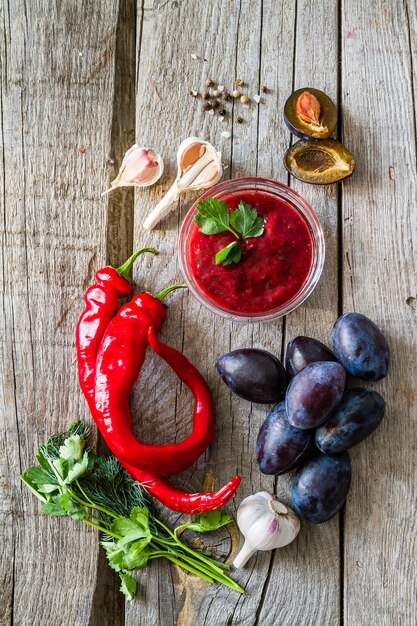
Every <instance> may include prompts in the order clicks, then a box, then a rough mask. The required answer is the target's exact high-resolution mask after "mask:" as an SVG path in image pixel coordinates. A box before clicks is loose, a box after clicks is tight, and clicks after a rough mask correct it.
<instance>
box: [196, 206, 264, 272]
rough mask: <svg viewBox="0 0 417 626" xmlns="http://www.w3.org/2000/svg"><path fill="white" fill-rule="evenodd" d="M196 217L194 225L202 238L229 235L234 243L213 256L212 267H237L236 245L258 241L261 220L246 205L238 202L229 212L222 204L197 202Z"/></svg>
mask: <svg viewBox="0 0 417 626" xmlns="http://www.w3.org/2000/svg"><path fill="white" fill-rule="evenodd" d="M197 209H198V213H197V215H196V216H195V222H196V224H198V226H200V231H201V232H202V233H203V235H216V234H217V233H224V232H227V231H229V232H230V233H232V235H233V236H234V237H236V239H237V241H233V242H232V243H230V244H229V245H228V246H226V247H225V248H222V249H221V250H219V252H217V254H216V265H220V264H221V263H223V265H230V264H231V263H239V261H240V259H241V257H242V248H241V246H240V245H239V243H238V241H242V240H243V239H249V238H251V237H260V236H261V235H262V234H263V232H264V223H265V220H264V219H263V218H262V217H260V216H259V215H258V211H257V210H256V209H255V208H254V207H252V206H251V205H250V204H248V203H247V202H245V201H244V200H241V201H240V202H239V206H238V207H237V209H235V210H234V211H229V209H228V206H227V204H226V202H224V200H219V199H218V198H207V200H202V201H201V202H197Z"/></svg>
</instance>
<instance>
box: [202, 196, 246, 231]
mask: <svg viewBox="0 0 417 626" xmlns="http://www.w3.org/2000/svg"><path fill="white" fill-rule="evenodd" d="M197 208H198V213H197V215H196V216H195V221H196V223H197V224H198V225H199V226H200V230H201V232H202V233H203V234H204V235H215V234H216V233H224V232H226V231H227V230H228V231H230V232H231V233H233V235H235V236H236V233H235V231H234V230H233V229H232V228H230V219H229V208H228V206H227V204H226V202H224V201H223V200H219V199H218V198H208V199H207V200H202V201H201V202H197Z"/></svg>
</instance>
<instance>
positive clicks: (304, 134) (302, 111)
mask: <svg viewBox="0 0 417 626" xmlns="http://www.w3.org/2000/svg"><path fill="white" fill-rule="evenodd" d="M284 121H285V123H286V125H287V126H288V128H289V129H290V131H291V132H292V133H294V135H297V137H300V139H327V137H330V135H331V134H332V132H333V131H334V129H335V128H336V123H337V109H336V105H335V104H334V102H333V100H331V99H330V98H329V96H327V95H326V94H325V93H324V92H323V91H320V90H319V89H314V88H313V87H305V88H303V89H297V91H294V93H292V94H291V95H290V97H289V98H288V100H287V101H286V103H285V106H284Z"/></svg>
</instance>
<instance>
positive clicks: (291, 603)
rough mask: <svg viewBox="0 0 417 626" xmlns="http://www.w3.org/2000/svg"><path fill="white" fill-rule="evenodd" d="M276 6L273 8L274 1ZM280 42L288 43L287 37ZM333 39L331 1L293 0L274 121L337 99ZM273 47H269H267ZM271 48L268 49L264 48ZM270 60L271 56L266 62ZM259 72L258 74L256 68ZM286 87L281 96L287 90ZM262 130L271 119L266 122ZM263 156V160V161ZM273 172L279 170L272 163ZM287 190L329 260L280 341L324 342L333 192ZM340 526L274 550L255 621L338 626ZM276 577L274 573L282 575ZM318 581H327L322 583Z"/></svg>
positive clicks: (332, 268) (286, 493) (333, 275)
mask: <svg viewBox="0 0 417 626" xmlns="http://www.w3.org/2000/svg"><path fill="white" fill-rule="evenodd" d="M271 6H273V7H275V3H271ZM274 17H275V19H271V16H269V17H267V19H265V20H264V37H265V41H267V42H270V40H271V39H272V37H273V32H274V25H276V24H279V23H280V19H279V15H277V14H275V16H274ZM285 39H286V41H285V42H283V45H285V44H286V45H287V46H289V41H288V35H286V36H285ZM337 41H338V15H337V4H336V3H334V2H327V1H326V2H322V3H314V4H313V3H311V2H308V1H304V0H298V2H297V11H296V33H295V50H294V53H293V54H294V73H293V80H294V83H293V85H288V81H284V80H283V76H282V68H280V69H281V71H280V70H278V71H277V83H276V88H277V89H279V90H280V92H281V93H280V101H279V103H278V109H277V110H278V114H277V117H278V116H279V118H280V119H281V112H282V110H283V106H284V102H285V100H286V98H287V97H288V95H289V94H290V93H291V92H292V91H293V89H299V88H302V87H308V86H312V87H316V88H318V89H322V90H323V91H325V92H326V93H327V94H329V96H330V97H331V98H332V99H333V100H334V102H337V74H338V70H337V68H338V58H337ZM269 45H270V47H271V48H272V47H273V44H271V43H269ZM264 50H265V48H263V55H262V56H263V63H267V62H268V61H269V64H271V63H272V62H273V59H274V56H273V54H274V52H273V49H272V50H269V55H268V52H267V51H265V54H264ZM267 50H268V49H267ZM268 56H269V59H268ZM261 71H262V70H261ZM286 84H287V87H286V90H285V91H284V92H283V87H284V85H286ZM264 126H265V129H267V130H268V129H269V128H270V127H271V120H265V125H264ZM279 130H280V133H279V134H278V133H277V134H278V136H279V135H281V136H283V138H284V141H285V142H286V144H287V145H286V146H285V147H281V146H280V148H279V150H277V152H276V157H275V159H276V160H277V161H278V163H279V165H280V167H281V168H282V169H281V170H280V171H279V172H278V176H279V180H282V181H283V182H286V176H285V174H284V171H283V167H282V165H281V163H282V161H281V160H282V155H283V153H284V151H285V150H286V148H287V147H288V146H289V145H290V141H291V142H292V143H294V142H295V141H297V138H296V137H291V138H290V134H289V132H288V130H287V129H286V127H285V126H284V125H283V124H282V127H281V128H280V129H279ZM275 136H276V135H275V134H272V136H271V137H270V139H269V149H268V148H267V149H266V150H261V151H260V153H259V159H262V156H263V152H265V153H266V155H269V154H270V153H271V152H272V150H273V143H274V139H275ZM266 158H268V156H266ZM275 169H277V168H276V166H275ZM290 184H291V187H293V188H294V189H295V190H296V191H298V192H299V193H300V194H301V195H302V196H303V197H304V198H305V199H306V200H307V202H309V203H310V204H311V206H312V207H313V209H314V211H315V212H316V214H317V216H318V217H319V219H320V222H321V224H322V226H323V229H324V234H325V240H326V262H325V268H324V271H323V275H322V277H321V280H320V283H319V284H318V286H317V288H316V290H315V291H314V293H313V294H312V295H311V296H310V298H309V300H308V301H307V302H306V303H305V304H304V305H302V306H301V307H300V308H299V309H298V310H296V311H295V312H293V313H291V314H290V315H289V316H288V317H287V319H286V325H285V344H286V343H287V341H289V340H290V339H293V338H294V337H295V336H297V335H307V336H311V337H315V338H317V339H319V340H321V341H324V342H326V343H328V341H329V332H330V329H331V326H332V324H333V322H334V320H335V319H336V318H337V306H338V296H337V226H338V218H337V189H336V187H335V186H326V187H317V186H312V185H308V184H303V183H300V182H299V181H297V180H296V179H290ZM292 477H293V472H291V474H288V475H285V476H280V477H279V478H278V479H277V486H276V491H277V494H278V496H280V497H284V498H286V499H287V501H288V502H289V503H290V504H291V482H292ZM339 568H340V557H339V523H338V519H337V518H336V519H333V520H332V521H331V522H328V523H327V524H323V525H321V526H314V525H311V524H309V523H308V522H302V528H301V532H300V535H299V538H298V540H297V542H295V543H294V544H292V545H291V546H289V547H288V548H287V549H286V550H278V551H276V553H275V554H274V555H273V557H272V559H271V563H270V572H271V576H270V577H269V579H268V580H267V581H266V583H265V586H264V594H263V602H262V606H261V607H260V611H259V623H260V624H263V623H268V624H269V623H270V624H288V625H290V624H301V623H302V624H303V625H306V626H307V625H311V626H314V625H316V624H336V623H338V621H339V613H340V609H339V596H340V580H339V578H340V574H339ZM280 570H281V572H280V574H278V573H277V571H280ZM323 580H325V581H326V584H323Z"/></svg>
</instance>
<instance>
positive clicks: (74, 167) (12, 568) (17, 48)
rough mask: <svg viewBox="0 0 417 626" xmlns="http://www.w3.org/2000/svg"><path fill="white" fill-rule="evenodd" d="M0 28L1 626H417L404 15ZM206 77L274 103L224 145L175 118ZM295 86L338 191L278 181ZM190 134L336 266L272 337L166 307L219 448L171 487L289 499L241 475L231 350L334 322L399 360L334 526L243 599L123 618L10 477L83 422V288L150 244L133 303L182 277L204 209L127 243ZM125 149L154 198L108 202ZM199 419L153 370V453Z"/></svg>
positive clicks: (264, 566)
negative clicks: (307, 100) (325, 122)
mask: <svg viewBox="0 0 417 626" xmlns="http://www.w3.org/2000/svg"><path fill="white" fill-rule="evenodd" d="M0 16H1V18H0V23H1V28H2V36H1V38H0V69H1V117H0V124H1V158H0V171H1V183H0V188H1V194H0V197H1V210H2V213H3V217H2V262H3V270H2V277H3V283H2V287H3V289H2V298H3V305H2V314H1V323H2V326H1V328H2V332H1V350H2V353H1V362H0V366H1V368H2V385H3V386H2V396H1V415H0V419H1V428H0V450H1V452H0V460H1V463H0V489H1V507H0V510H1V517H2V522H1V524H2V525H1V542H0V550H1V558H0V571H1V578H0V589H1V591H0V595H1V599H0V623H1V625H5V624H14V625H15V626H22V625H28V626H45V625H46V624H48V625H49V626H58V625H60V624H69V625H71V626H72V625H83V626H84V625H87V624H91V625H95V626H105V625H106V624H115V625H118V626H119V625H121V624H126V626H128V625H132V626H133V625H135V626H136V625H139V624H141V625H142V624H143V625H146V626H151V625H161V626H169V625H171V624H181V625H182V626H185V625H201V626H202V625H203V624H206V625H212V624H216V625H218V626H221V625H224V626H226V625H230V626H231V625H232V624H233V625H235V624H236V625H237V624H240V625H245V626H246V625H247V626H249V625H255V624H260V625H261V624H262V625H265V626H273V625H275V624H279V625H280V626H284V625H285V626H299V625H300V626H304V625H312V626H323V625H325V626H327V625H329V626H334V625H336V624H345V625H346V626H359V625H364V624H367V625H368V624H375V625H378V626H383V625H385V626H388V625H389V626H400V625H401V626H406V625H410V626H414V625H415V624H416V623H417V603H416V584H415V580H416V579H415V571H416V556H417V543H416V540H415V533H416V522H415V517H416V504H415V498H416V496H415V493H416V479H417V475H416V469H415V468H416V452H417V444H416V400H417V392H416V367H417V358H416V342H417V336H416V315H417V283H416V249H417V241H416V142H415V139H416V117H415V116H416V110H415V95H416V91H415V90H416V75H415V62H416V57H415V51H416V45H417V37H416V26H417V15H416V3H415V2H414V1H413V0H404V1H402V0H396V1H392V2H388V1H387V0H371V1H369V2H363V1H362V0H346V1H345V0H340V1H339V2H337V1H332V0H328V1H325V0H319V1H313V0H310V1H307V0H293V1H291V0H250V1H249V0H236V1H230V2H224V1H222V0H212V1H211V2H203V1H197V0H188V1H186V0H178V1H172V0H168V1H164V2H157V1H154V2H152V1H151V0H143V1H142V3H140V2H138V4H137V6H135V3H134V2H133V0H120V1H119V2H118V1H117V0H96V1H95V2H93V1H83V0H72V1H67V2H53V1H52V0H29V2H25V1H24V0H12V1H11V2H9V1H6V0H5V1H4V2H3V3H2V8H1V14H0ZM413 53H414V59H413ZM192 55H197V57H198V58H197V59H194V58H193V57H192ZM413 62H414V65H413ZM208 77H210V78H212V79H213V80H215V81H219V82H221V83H223V84H224V85H225V86H226V87H228V88H231V86H232V85H233V82H234V80H235V79H236V78H242V79H243V80H244V81H245V82H246V83H247V84H248V85H249V88H248V90H249V93H252V94H253V93H258V90H259V86H260V85H261V84H265V85H267V87H268V93H266V94H265V95H264V97H263V98H262V102H261V103H260V105H259V106H257V105H256V104H254V103H252V105H251V106H250V107H249V108H246V109H244V108H243V107H242V106H241V105H240V104H235V105H234V106H232V105H231V104H228V106H227V109H228V114H227V116H226V119H225V121H224V122H223V123H220V122H219V120H218V119H217V118H216V117H211V116H209V115H207V114H206V113H204V112H203V111H202V107H201V100H200V101H195V100H193V99H192V98H191V97H190V96H189V95H188V94H189V90H190V89H192V88H196V89H199V90H201V88H202V86H203V84H204V81H205V79H206V78H208ZM307 85H308V86H315V87H318V88H320V89H322V90H324V91H326V92H327V93H328V94H329V95H330V96H331V97H332V98H333V99H334V100H335V101H336V102H337V104H338V108H339V114H340V124H339V128H338V134H339V136H340V137H341V138H342V139H343V141H344V142H345V143H346V145H347V146H348V148H349V149H350V150H351V151H352V153H353V155H354V157H355V160H356V163H357V168H356V172H355V173H354V175H353V177H352V178H351V179H349V180H348V181H347V182H346V183H344V184H341V185H334V186H329V187H312V186H308V185H304V184H301V183H299V182H297V181H296V180H292V179H291V178H290V179H288V176H287V173H286V171H285V170H284V167H283V163H282V155H283V153H284V151H285V150H286V149H287V147H288V146H289V144H290V142H291V137H290V134H289V132H288V131H287V129H286V128H285V127H284V124H283V121H282V108H283V105H284V102H285V100H286V98H287V96H288V95H289V94H290V93H291V92H292V91H293V89H295V88H298V87H302V86H307ZM238 115H241V116H242V117H243V118H244V120H245V121H244V123H242V124H237V122H236V118H237V116H238ZM222 130H229V131H230V132H231V137H230V138H224V137H221V131H222ZM193 134H196V135H199V136H202V137H209V138H210V140H211V141H212V142H213V143H214V144H215V145H216V146H218V147H219V149H221V151H222V153H223V159H224V162H225V163H226V164H227V166H228V168H227V169H226V172H225V177H226V178H227V177H237V176H243V175H260V176H266V177H270V178H274V179H276V180H279V181H282V182H284V183H286V182H287V181H288V182H289V184H290V185H291V186H293V187H294V188H295V189H297V190H298V191H299V192H301V193H302V194H303V195H304V196H305V198H306V199H307V200H308V201H310V202H311V204H312V206H313V207H314V209H315V210H316V212H317V214H318V216H319V218H320V220H321V222H322V224H323V228H324V231H325V236H326V245H327V256H326V264H325V270H324V273H323V276H322V278H321V281H320V283H319V285H318V287H317V289H316V290H315V292H314V294H313V295H312V296H311V297H310V299H309V300H308V302H307V303H306V304H305V305H304V306H302V307H300V308H299V309H298V310H297V311H296V312H294V313H293V314H291V315H290V316H289V317H288V318H287V319H284V320H280V321H277V322H274V323H268V324H252V325H248V324H238V323H229V322H228V321H226V320H223V319H220V318H218V317H214V316H213V315H211V314H210V313H209V312H208V311H206V310H205V309H203V308H201V306H199V304H198V303H197V302H196V300H195V299H194V298H193V297H192V296H191V295H190V294H188V293H186V292H177V293H176V295H173V296H172V297H171V298H170V302H169V320H168V322H167V324H166V326H165V328H164V330H163V333H162V336H163V337H164V338H167V339H168V341H169V342H170V343H171V344H172V345H174V346H176V347H177V348H180V349H181V350H183V351H184V352H185V353H186V354H187V356H188V357H189V358H190V359H191V360H192V361H193V362H194V363H195V364H196V365H197V366H198V367H199V368H200V369H201V371H202V372H203V373H204V375H205V376H206V377H207V379H208V381H209V383H210V386H211V388H212V390H213V393H214V397H215V402H216V411H217V438H216V441H215V443H214V445H213V446H212V447H211V449H210V450H209V452H208V453H207V455H206V457H205V458H202V459H201V460H200V461H199V462H198V463H197V464H196V466H194V467H193V468H192V469H191V470H190V471H188V472H186V473H184V474H182V475H180V476H178V477H177V484H178V485H180V486H182V487H187V488H192V489H195V490H199V489H201V487H202V485H204V487H205V488H206V489H210V488H211V487H212V486H219V485H221V484H223V482H224V481H225V480H227V479H228V478H229V477H231V476H232V475H234V473H235V472H236V471H238V472H240V473H241V474H242V478H243V480H242V486H241V488H240V490H239V495H238V497H237V498H236V499H235V505H237V504H238V502H239V501H240V500H241V498H242V497H244V496H245V495H248V494H250V493H252V492H254V491H256V490H259V489H273V490H275V491H276V493H277V494H279V495H280V496H281V497H283V498H289V496H290V491H289V487H290V478H289V477H288V476H284V477H280V478H279V479H278V480H275V481H274V480H273V479H272V478H269V477H266V476H262V475H261V474H260V473H259V470H258V467H257V464H256V461H255V457H254V442H255V439H256V435H257V432H258V429H259V426H260V424H261V422H262V420H263V418H264V416H265V414H266V411H267V408H263V407H261V406H250V405H249V404H248V403H246V402H244V401H240V400H239V399H237V398H236V397H235V396H233V397H231V395H230V394H229V392H228V390H227V389H226V387H225V386H224V385H223V384H222V383H221V382H219V378H218V376H217V374H216V373H215V370H214V367H213V365H214V361H215V358H216V357H217V356H218V355H219V354H220V353H222V352H225V351H228V350H229V349H233V348H239V347H247V346H252V345H253V346H258V347H263V348H266V349H269V350H271V351H272V352H274V353H276V354H277V355H280V354H281V355H282V352H283V349H284V348H285V345H286V342H287V340H288V339H290V338H291V337H294V336H295V335H298V334H307V335H312V336H314V337H316V338H318V339H321V340H324V341H328V339H329V330H330V328H331V325H332V324H333V322H334V320H335V319H336V318H337V316H338V315H339V314H340V313H342V312H343V311H347V310H352V309H353V310H357V311H361V312H363V313H365V314H367V315H369V316H370V317H372V318H373V319H374V320H375V321H376V322H377V323H378V324H379V325H380V326H381V327H382V328H383V329H384V331H385V332H386V334H387V337H388V338H389V342H390V345H391V348H392V371H391V373H390V375H389V377H388V379H386V380H385V381H383V383H382V384H380V385H378V389H379V390H382V393H383V394H384V395H385V397H386V399H387V403H388V412H387V415H386V419H385V421H384V423H383V424H382V426H381V428H380V429H379V430H378V431H377V432H376V433H375V434H374V435H373V436H372V437H371V438H370V439H369V440H367V441H366V442H364V443H363V444H361V445H360V446H358V447H357V448H355V449H353V450H352V454H351V457H352V463H353V483H352V487H351V491H350V494H349V497H348V501H347V504H346V507H345V509H344V510H343V512H342V513H341V514H340V515H339V516H338V517H336V518H335V519H333V520H332V521H331V522H330V523H327V524H324V525H322V526H318V527H314V526H311V525H309V524H307V523H303V525H302V532H301V533H300V536H299V538H298V540H297V541H296V542H295V543H294V544H292V545H291V546H289V547H288V548H285V549H282V550H280V551H279V552H277V553H276V554H270V553H258V554H257V556H256V558H253V559H252V560H251V561H250V562H249V563H248V566H247V568H246V569H244V570H242V571H240V572H238V573H236V578H237V579H238V580H239V581H240V582H241V583H242V584H243V585H244V586H245V587H246V589H247V594H246V595H245V596H239V595H238V594H236V593H235V592H233V591H231V590H227V589H225V588H219V587H216V586H209V585H207V584H206V583H204V582H203V581H200V580H197V579H195V578H194V577H192V576H191V575H186V574H184V573H183V572H179V571H177V569H176V568H175V567H170V566H169V565H167V564H166V563H162V562H161V563H158V562H154V563H153V564H152V565H151V566H150V567H148V568H147V569H146V570H145V571H143V572H141V574H140V577H139V580H140V585H139V597H138V599H137V600H136V601H135V602H133V603H131V604H126V605H125V603H124V600H123V598H122V596H121V594H119V592H118V590H117V586H118V583H117V580H116V579H115V577H114V576H113V573H112V572H111V571H110V569H109V568H108V567H107V564H106V562H105V559H104V556H103V555H102V554H101V553H100V551H99V549H98V537H97V535H96V533H95V532H94V531H93V529H88V528H84V527H82V526H83V525H82V524H78V523H75V522H73V521H72V520H70V519H68V520H66V519H53V518H47V517H46V516H42V515H40V512H39V506H38V502H37V501H36V500H35V498H34V497H33V496H32V494H31V493H30V492H29V491H28V490H27V489H26V488H24V486H23V485H22V484H21V483H20V481H19V473H20V472H21V470H22V469H23V468H24V467H26V466H28V465H30V464H31V463H32V462H33V460H34V454H35V451H36V449H37V447H38V445H39V444H40V443H42V442H44V441H45V438H46V437H47V435H48V434H51V433H53V432H56V431H57V430H62V429H64V428H65V427H66V425H67V424H68V423H69V422H70V421H71V420H73V419H74V418H76V417H77V416H79V415H87V408H86V405H85V402H84V400H83V398H82V396H81V393H80V391H79V389H78V383H77V376H76V364H75V347H74V327H75V324H76V320H77V317H78V315H79V313H80V311H81V308H82V293H83V291H84V289H85V288H86V286H87V285H89V284H90V283H91V281H92V279H93V276H94V271H95V270H96V269H97V268H98V267H100V266H102V265H103V264H104V263H105V262H106V261H107V262H110V263H112V264H117V263H119V262H120V261H122V260H123V259H125V258H126V257H127V256H128V255H129V253H130V252H131V251H132V250H133V249H135V248H137V247H138V246H139V245H144V244H152V245H154V246H156V247H157V248H158V249H159V250H160V256H159V257H157V258H156V259H152V260H150V259H143V260H142V261H141V262H140V263H137V266H136V270H135V278H136V280H137V282H138V284H139V285H140V286H141V287H143V288H145V289H149V290H152V291H155V290H159V289H161V288H162V287H163V286H165V285H167V284H169V283H171V282H173V280H174V279H177V278H179V271H178V262H177V257H176V253H175V246H176V240H177V235H178V229H179V226H180V224H181V221H182V219H183V217H184V215H185V213H186V211H187V209H188V207H189V206H190V203H191V202H192V200H193V199H194V198H195V196H194V197H193V196H187V197H185V198H184V199H183V200H181V202H180V203H179V204H178V210H176V211H174V212H173V213H172V214H171V216H170V217H169V218H168V219H167V220H166V221H164V222H163V224H162V225H161V226H160V227H158V228H157V229H156V230H155V231H154V232H152V233H150V234H148V233H146V232H145V231H144V230H143V228H142V222H143V219H144V216H145V215H146V214H147V213H148V212H149V210H150V209H151V207H152V206H153V205H154V204H155V203H156V202H157V201H158V199H159V198H160V197H161V196H162V193H163V191H164V190H166V189H167V188H168V186H169V184H170V183H171V181H172V179H173V177H174V175H175V171H176V163H175V155H176V149H177V146H178V144H179V142H180V140H182V139H183V138H185V137H186V136H189V135H193ZM134 139H136V140H137V141H138V142H139V143H141V144H144V145H150V146H154V147H155V148H156V149H157V150H158V151H159V152H161V153H162V154H163V156H164V159H165V162H166V171H165V174H164V177H163V179H162V181H161V183H160V184H158V185H156V186H155V187H154V188H151V189H150V190H145V191H142V192H140V193H137V194H136V195H135V196H134V195H133V192H132V191H131V190H125V191H117V192H115V193H114V194H113V195H111V196H108V197H104V198H101V196H100V193H101V192H102V191H103V189H104V188H105V187H106V185H107V183H108V181H109V180H111V179H112V178H113V177H114V174H115V172H116V171H117V167H118V165H119V164H120V160H121V157H122V155H123V153H124V151H125V149H127V148H128V147H129V146H130V145H131V144H132V143H133V142H134ZM191 405H192V401H191V398H190V396H189V393H188V392H187V391H186V390H185V389H184V388H182V387H180V386H179V385H177V384H176V381H175V378H174V377H173V375H172V373H171V372H170V371H169V370H168V369H167V368H165V367H164V366H163V365H162V364H161V363H160V362H159V361H157V360H156V359H152V358H151V357H149V364H148V366H147V367H146V368H145V370H144V372H143V376H142V378H141V382H140V385H138V388H137V393H136V394H135V398H134V410H135V413H136V415H137V416H140V420H141V423H142V425H143V429H144V434H145V436H146V437H147V439H148V440H149V441H150V440H153V441H164V440H166V437H167V436H170V437H172V433H174V434H175V436H176V437H177V438H182V437H183V436H184V435H186V433H187V432H188V431H189V428H190V424H189V415H190V409H191ZM171 521H175V519H174V516H172V518H171ZM216 541H217V543H218V552H219V553H223V554H225V553H226V554H227V553H230V554H234V553H235V552H236V550H237V548H238V536H237V534H236V533H233V534H232V536H230V535H229V533H228V532H227V531H224V532H223V533H220V534H219V535H218V536H217V540H216Z"/></svg>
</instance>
